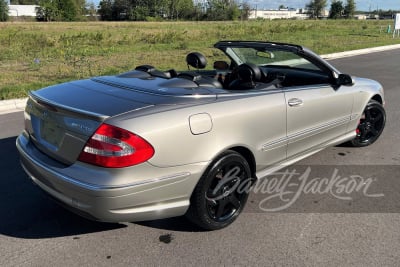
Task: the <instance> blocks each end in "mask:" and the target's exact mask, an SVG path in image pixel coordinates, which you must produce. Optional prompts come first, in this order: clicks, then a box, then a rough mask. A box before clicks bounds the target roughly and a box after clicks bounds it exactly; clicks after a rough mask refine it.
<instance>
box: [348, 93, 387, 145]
mask: <svg viewBox="0 0 400 267" xmlns="http://www.w3.org/2000/svg"><path fill="white" fill-rule="evenodd" d="M385 123H386V113H385V109H384V108H383V106H382V105H381V104H380V103H379V102H377V101H375V100H370V101H369V102H368V104H367V106H366V107H365V109H364V112H363V114H362V115H361V118H360V122H359V124H358V127H357V130H356V132H357V136H356V137H355V138H354V139H353V140H352V141H351V144H352V145H353V146H355V147H363V146H369V145H371V144H372V143H374V142H375V141H376V140H377V139H378V137H379V136H380V135H381V133H382V131H383V128H384V127H385Z"/></svg>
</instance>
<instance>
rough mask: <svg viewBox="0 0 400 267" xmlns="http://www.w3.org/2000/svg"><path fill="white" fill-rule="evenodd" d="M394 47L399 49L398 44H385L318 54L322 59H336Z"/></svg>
mask: <svg viewBox="0 0 400 267" xmlns="http://www.w3.org/2000/svg"><path fill="white" fill-rule="evenodd" d="M394 49H400V44H395V45H386V46H378V47H373V48H365V49H359V50H351V51H345V52H339V53H332V54H327V55H320V57H322V58H323V59H338V58H345V57H353V56H358V55H365V54H370V53H376V52H382V51H389V50H394Z"/></svg>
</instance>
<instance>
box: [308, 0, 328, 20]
mask: <svg viewBox="0 0 400 267" xmlns="http://www.w3.org/2000/svg"><path fill="white" fill-rule="evenodd" d="M325 7H326V0H311V1H310V2H309V3H308V4H307V5H306V8H307V9H308V13H309V15H310V17H311V18H319V17H320V16H321V15H322V11H324V9H325Z"/></svg>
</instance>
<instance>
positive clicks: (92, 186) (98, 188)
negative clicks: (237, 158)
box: [17, 139, 191, 191]
mask: <svg viewBox="0 0 400 267" xmlns="http://www.w3.org/2000/svg"><path fill="white" fill-rule="evenodd" d="M17 148H18V150H19V152H20V153H22V154H23V156H24V157H25V158H27V159H29V160H30V161H32V162H33V163H34V164H36V165H37V166H39V167H40V168H42V169H44V170H45V171H47V172H49V173H51V174H52V175H54V176H56V177H57V178H59V179H61V180H63V181H64V182H68V183H71V184H74V185H76V186H79V187H83V188H85V189H88V190H93V191H103V190H116V189H122V188H123V189H128V188H130V187H135V186H139V185H144V184H150V183H156V182H160V181H165V180H171V179H178V178H182V179H183V178H186V177H189V176H190V175H191V173H190V172H182V173H176V174H174V175H168V176H163V177H159V178H154V179H150V180H145V181H140V182H135V183H130V184H124V185H95V184H89V183H84V182H81V181H77V180H75V179H73V178H71V177H68V176H65V175H63V174H60V173H58V172H56V171H54V170H52V169H51V168H49V167H47V166H45V165H43V164H42V163H41V162H39V161H38V160H36V159H34V158H33V157H31V156H30V155H29V154H27V153H26V152H25V150H24V149H23V148H22V147H21V145H20V144H19V140H18V139H17ZM23 167H24V166H23ZM25 168H26V167H24V169H25ZM36 179H37V178H36Z"/></svg>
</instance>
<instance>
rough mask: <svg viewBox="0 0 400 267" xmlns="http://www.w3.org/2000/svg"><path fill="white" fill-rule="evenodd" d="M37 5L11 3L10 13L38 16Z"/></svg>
mask: <svg viewBox="0 0 400 267" xmlns="http://www.w3.org/2000/svg"><path fill="white" fill-rule="evenodd" d="M37 7H39V6H36V5H9V6H8V15H9V16H10V17H22V16H25V17H36V8H37Z"/></svg>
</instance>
